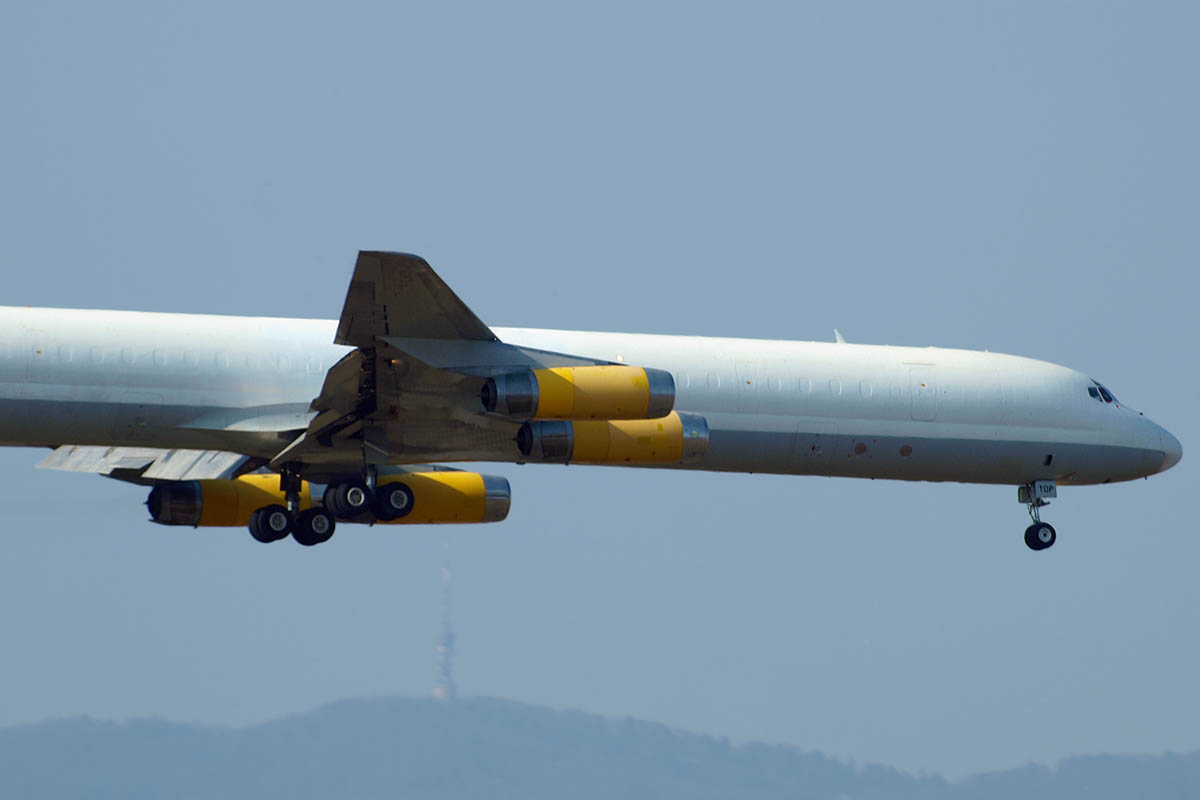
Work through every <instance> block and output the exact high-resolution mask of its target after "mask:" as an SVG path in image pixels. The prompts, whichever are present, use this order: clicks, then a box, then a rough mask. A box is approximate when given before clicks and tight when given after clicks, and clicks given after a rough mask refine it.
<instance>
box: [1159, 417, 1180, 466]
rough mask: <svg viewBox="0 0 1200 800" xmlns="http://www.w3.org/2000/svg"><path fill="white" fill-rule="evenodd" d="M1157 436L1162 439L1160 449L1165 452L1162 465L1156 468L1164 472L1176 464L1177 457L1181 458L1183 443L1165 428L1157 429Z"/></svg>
mask: <svg viewBox="0 0 1200 800" xmlns="http://www.w3.org/2000/svg"><path fill="white" fill-rule="evenodd" d="M1158 437H1159V439H1160V440H1161V441H1162V450H1163V453H1164V454H1165V457H1164V458H1163V463H1162V466H1161V467H1159V468H1158V471H1159V472H1166V471H1167V470H1169V469H1170V468H1171V467H1173V466H1175V465H1176V464H1178V463H1179V459H1181V458H1183V445H1182V444H1180V443H1179V440H1178V439H1176V438H1175V437H1174V436H1173V435H1172V434H1171V432H1170V431H1168V430H1167V429H1166V428H1159V429H1158Z"/></svg>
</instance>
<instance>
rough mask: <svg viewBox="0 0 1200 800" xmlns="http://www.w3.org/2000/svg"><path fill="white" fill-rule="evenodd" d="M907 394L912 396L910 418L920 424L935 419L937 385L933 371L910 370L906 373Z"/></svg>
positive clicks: (926, 369) (927, 369)
mask: <svg viewBox="0 0 1200 800" xmlns="http://www.w3.org/2000/svg"><path fill="white" fill-rule="evenodd" d="M908 376H909V392H910V393H911V394H912V418H913V419H915V420H918V421H921V422H932V421H933V420H935V419H937V384H936V383H934V376H933V370H932V369H929V368H925V369H912V370H909V371H908Z"/></svg>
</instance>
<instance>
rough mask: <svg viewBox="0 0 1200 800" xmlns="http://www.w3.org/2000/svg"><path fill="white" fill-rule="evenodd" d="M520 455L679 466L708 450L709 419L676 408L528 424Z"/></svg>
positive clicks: (576, 461)
mask: <svg viewBox="0 0 1200 800" xmlns="http://www.w3.org/2000/svg"><path fill="white" fill-rule="evenodd" d="M517 448H518V449H519V450H520V451H521V455H522V456H524V457H525V458H528V459H530V460H533V461H551V462H556V463H560V464H628V465H630V466H635V465H639V464H641V465H651V464H679V463H686V462H689V461H695V460H696V459H698V458H700V457H701V456H703V455H704V451H705V450H706V449H708V422H707V421H706V420H705V419H704V417H701V416H698V415H696V414H682V413H679V412H677V411H672V412H671V413H670V414H668V415H667V416H665V417H663V418H662V419H639V420H597V421H594V422H593V421H588V422H580V421H576V422H568V421H548V420H547V421H541V420H534V421H531V422H526V423H525V424H524V425H522V426H521V430H520V431H519V432H518V433H517Z"/></svg>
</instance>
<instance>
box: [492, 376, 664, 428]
mask: <svg viewBox="0 0 1200 800" xmlns="http://www.w3.org/2000/svg"><path fill="white" fill-rule="evenodd" d="M479 399H480V400H481V401H482V403H483V407H484V409H485V410H486V411H490V412H492V413H496V414H502V415H504V416H506V417H513V418H515V419H570V420H584V419H587V420H591V419H595V420H609V419H658V418H660V417H665V416H666V415H667V414H669V413H671V409H672V408H674V407H675V379H674V378H672V377H671V373H669V372H666V371H664V370H661V369H648V368H645V367H625V366H595V367H555V368H553V369H535V370H528V371H525V372H510V373H507V374H504V375H497V376H495V377H492V378H488V379H487V381H486V382H485V383H484V384H483V388H482V389H481V390H480V392H479Z"/></svg>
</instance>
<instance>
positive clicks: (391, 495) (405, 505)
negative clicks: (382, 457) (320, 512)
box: [325, 469, 413, 522]
mask: <svg viewBox="0 0 1200 800" xmlns="http://www.w3.org/2000/svg"><path fill="white" fill-rule="evenodd" d="M375 478H376V475H375V472H374V470H372V469H368V470H367V473H366V476H365V477H364V479H363V480H352V481H344V482H342V483H334V484H330V486H329V488H328V489H326V490H325V508H327V509H329V510H330V511H331V512H333V515H334V516H335V517H337V518H338V519H341V520H348V521H356V522H375V521H377V520H378V521H382V522H391V521H393V520H397V519H400V518H401V517H403V516H405V515H407V514H408V513H409V512H410V511H412V508H413V493H412V489H410V488H409V487H408V486H407V485H405V484H403V483H399V482H393V483H388V484H385V485H383V486H380V485H379V484H378V483H377V481H376V479H375Z"/></svg>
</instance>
